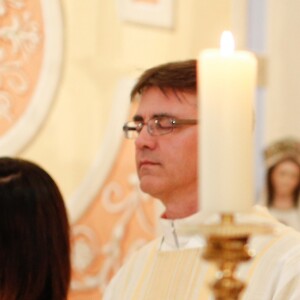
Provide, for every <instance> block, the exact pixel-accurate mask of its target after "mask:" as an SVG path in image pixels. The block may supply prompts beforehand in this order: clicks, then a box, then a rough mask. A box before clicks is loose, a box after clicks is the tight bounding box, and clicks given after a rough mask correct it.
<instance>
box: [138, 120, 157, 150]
mask: <svg viewBox="0 0 300 300" xmlns="http://www.w3.org/2000/svg"><path fill="white" fill-rule="evenodd" d="M155 140H156V139H155V136H152V135H151V134H150V133H149V131H148V127H147V124H145V125H144V126H143V128H142V130H141V131H140V133H139V136H138V137H137V138H136V140H135V146H136V148H140V149H141V148H153V147H154V146H155Z"/></svg>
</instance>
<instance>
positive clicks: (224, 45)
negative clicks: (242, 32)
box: [221, 31, 235, 55]
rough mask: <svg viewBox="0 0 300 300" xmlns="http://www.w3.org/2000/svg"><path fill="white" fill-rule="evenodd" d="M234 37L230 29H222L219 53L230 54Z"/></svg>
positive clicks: (232, 49)
mask: <svg viewBox="0 0 300 300" xmlns="http://www.w3.org/2000/svg"><path fill="white" fill-rule="evenodd" d="M234 47H235V45H234V39H233V35H232V33H231V32H230V31H224V32H223V33H222V36H221V53H222V54H223V55H230V54H232V53H233V51H234Z"/></svg>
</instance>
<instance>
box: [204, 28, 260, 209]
mask: <svg viewBox="0 0 300 300" xmlns="http://www.w3.org/2000/svg"><path fill="white" fill-rule="evenodd" d="M256 64H257V63H256V59H255V57H254V55H253V54H251V53H250V52H247V51H234V41H233V37H232V35H231V33H230V32H225V33H223V36H222V39H221V50H218V49H209V50H205V51H203V52H202V53H201V54H200V57H199V65H198V76H199V119H200V128H199V158H200V159H199V187H200V188H199V209H200V210H202V211H206V212H240V211H247V210H249V209H250V208H251V206H252V205H253V203H254V158H253V157H254V155H253V153H254V151H253V150H254V149H253V136H254V97H255V86H256Z"/></svg>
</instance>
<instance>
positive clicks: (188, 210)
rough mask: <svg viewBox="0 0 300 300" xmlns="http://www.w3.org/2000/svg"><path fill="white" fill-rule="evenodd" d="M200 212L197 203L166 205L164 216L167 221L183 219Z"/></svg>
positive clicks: (181, 202) (182, 202) (184, 202)
mask: <svg viewBox="0 0 300 300" xmlns="http://www.w3.org/2000/svg"><path fill="white" fill-rule="evenodd" d="M197 211H198V203H197V202H196V201H191V202H186V201H180V202H177V203H173V202H172V203H169V204H166V210H165V212H164V214H163V218H165V219H172V220H174V219H182V218H186V217H189V216H191V215H193V214H195V213H196V212H197Z"/></svg>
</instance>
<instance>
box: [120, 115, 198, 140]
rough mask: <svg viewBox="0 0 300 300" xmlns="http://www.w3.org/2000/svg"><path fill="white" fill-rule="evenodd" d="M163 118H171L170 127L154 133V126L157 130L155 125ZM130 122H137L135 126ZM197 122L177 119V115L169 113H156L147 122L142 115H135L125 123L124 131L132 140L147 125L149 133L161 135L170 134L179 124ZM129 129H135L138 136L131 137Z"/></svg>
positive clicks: (195, 122) (196, 122)
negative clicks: (169, 114) (173, 115)
mask: <svg viewBox="0 0 300 300" xmlns="http://www.w3.org/2000/svg"><path fill="white" fill-rule="evenodd" d="M162 118H166V119H169V121H170V127H165V128H164V127H162V129H165V130H167V131H165V132H162V133H158V134H157V133H153V128H154V130H155V128H156V130H157V127H155V124H158V122H159V120H160V119H162ZM149 122H150V123H149ZM130 123H132V125H133V124H135V127H133V126H132V125H131V126H130V125H129V124H130ZM137 123H138V124H137ZM151 124H152V127H151ZM197 124H198V120H197V119H177V118H175V117H172V116H168V115H158V116H157V115H156V116H153V117H152V118H150V119H149V120H148V121H147V122H144V121H143V119H142V118H140V117H135V118H134V119H133V120H132V121H128V122H126V123H125V124H124V125H123V132H124V135H125V138H127V139H131V140H132V139H136V138H137V137H138V136H139V134H140V132H141V131H142V129H143V128H144V126H145V125H147V132H148V134H149V135H151V136H161V135H165V134H169V133H171V132H173V130H174V128H176V127H177V126H184V125H197ZM129 131H135V132H136V136H134V135H133V136H132V137H130V136H129V135H128V132H129ZM158 131H159V130H158Z"/></svg>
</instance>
